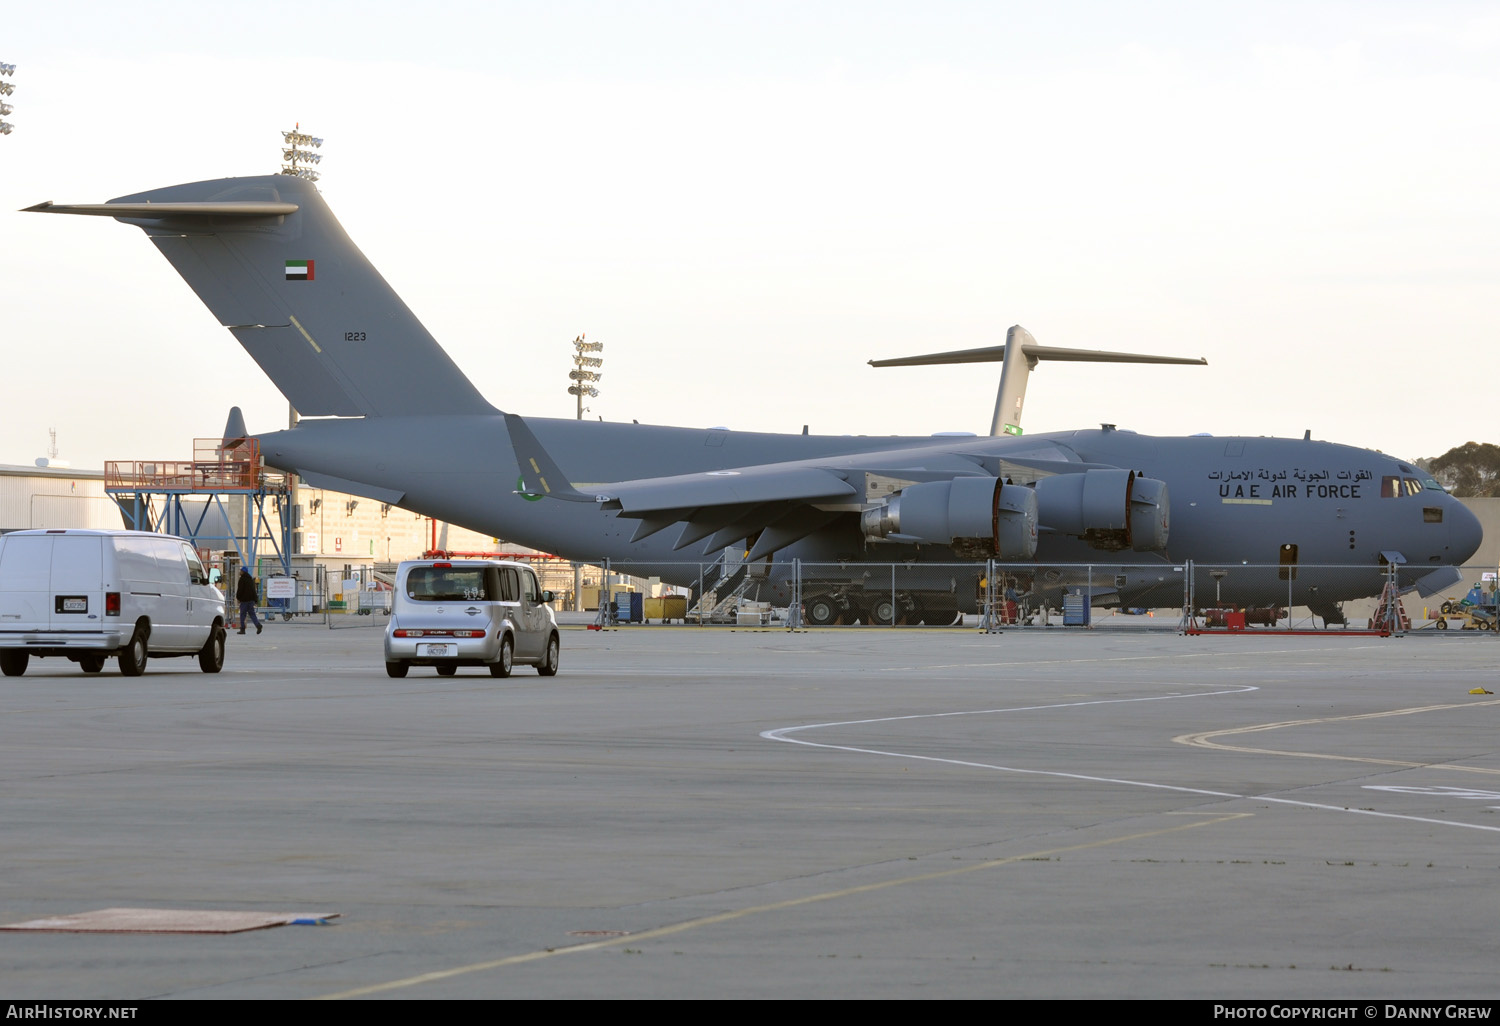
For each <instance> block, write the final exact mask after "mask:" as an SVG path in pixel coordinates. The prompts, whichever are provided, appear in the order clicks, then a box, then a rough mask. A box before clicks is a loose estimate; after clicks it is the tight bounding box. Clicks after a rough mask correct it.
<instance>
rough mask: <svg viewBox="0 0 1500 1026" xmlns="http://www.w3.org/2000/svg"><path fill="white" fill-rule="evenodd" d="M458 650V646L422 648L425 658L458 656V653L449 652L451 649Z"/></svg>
mask: <svg viewBox="0 0 1500 1026" xmlns="http://www.w3.org/2000/svg"><path fill="white" fill-rule="evenodd" d="M456 648H458V646H457V645H423V646H422V649H423V651H422V654H423V655H424V656H450V655H457V654H458V653H457V652H450V651H448V650H449V649H456Z"/></svg>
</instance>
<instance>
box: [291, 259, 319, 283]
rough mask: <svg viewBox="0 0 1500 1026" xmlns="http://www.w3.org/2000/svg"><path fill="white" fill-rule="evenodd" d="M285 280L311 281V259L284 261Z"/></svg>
mask: <svg viewBox="0 0 1500 1026" xmlns="http://www.w3.org/2000/svg"><path fill="white" fill-rule="evenodd" d="M286 280H287V281H312V280H313V262H312V261H311V260H288V261H287V262H286Z"/></svg>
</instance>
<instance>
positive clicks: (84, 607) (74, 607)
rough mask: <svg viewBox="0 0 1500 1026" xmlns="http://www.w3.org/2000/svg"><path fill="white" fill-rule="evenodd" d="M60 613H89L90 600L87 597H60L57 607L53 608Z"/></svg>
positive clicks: (58, 597)
mask: <svg viewBox="0 0 1500 1026" xmlns="http://www.w3.org/2000/svg"><path fill="white" fill-rule="evenodd" d="M53 608H54V609H56V610H57V612H59V613H87V612H88V611H89V600H88V596H87V595H59V596H57V605H56V606H54V607H53Z"/></svg>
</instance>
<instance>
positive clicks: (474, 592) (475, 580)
mask: <svg viewBox="0 0 1500 1026" xmlns="http://www.w3.org/2000/svg"><path fill="white" fill-rule="evenodd" d="M499 583H500V582H499V580H498V575H496V573H495V568H494V567H484V566H477V567H472V568H464V567H436V566H414V567H412V568H411V572H410V573H409V574H407V575H406V597H407V598H410V599H415V600H417V601H418V602H486V601H488V602H493V601H496V600H498V599H499V598H500V587H499Z"/></svg>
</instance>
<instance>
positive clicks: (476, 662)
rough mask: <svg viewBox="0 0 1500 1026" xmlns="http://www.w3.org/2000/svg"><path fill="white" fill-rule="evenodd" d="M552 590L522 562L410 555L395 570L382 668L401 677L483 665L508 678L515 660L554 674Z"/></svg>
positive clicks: (556, 647)
mask: <svg viewBox="0 0 1500 1026" xmlns="http://www.w3.org/2000/svg"><path fill="white" fill-rule="evenodd" d="M553 598H554V596H553V594H552V592H550V591H543V590H542V589H541V587H540V586H539V585H538V584H537V579H536V573H535V572H534V571H533V570H532V569H531V567H529V566H524V565H522V564H520V563H504V562H499V561H496V560H489V559H462V560H460V559H452V560H448V559H440V560H433V559H414V560H408V561H406V562H405V563H402V564H401V566H400V567H399V568H398V569H397V571H396V600H395V603H394V605H393V607H392V609H391V620H390V623H389V624H388V625H387V626H386V629H385V672H386V673H388V674H390V675H391V676H392V677H405V676H406V671H407V670H408V669H409V668H411V667H413V666H432V667H435V668H436V669H437V672H438V673H439V674H441V675H442V676H444V677H451V676H452V675H453V674H455V673H457V672H458V668H459V667H460V666H485V667H488V668H489V671H490V675H491V676H494V677H509V676H510V671H511V670H512V669H513V668H514V667H516V666H517V665H521V666H535V667H536V672H537V673H539V674H541V675H542V676H543V677H551V676H553V675H554V674H556V673H557V664H558V655H559V651H560V642H559V640H558V634H557V618H556V617H554V616H553V615H552V610H551V608H550V607H549V606H548V605H547V603H549V602H551V601H553Z"/></svg>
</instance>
